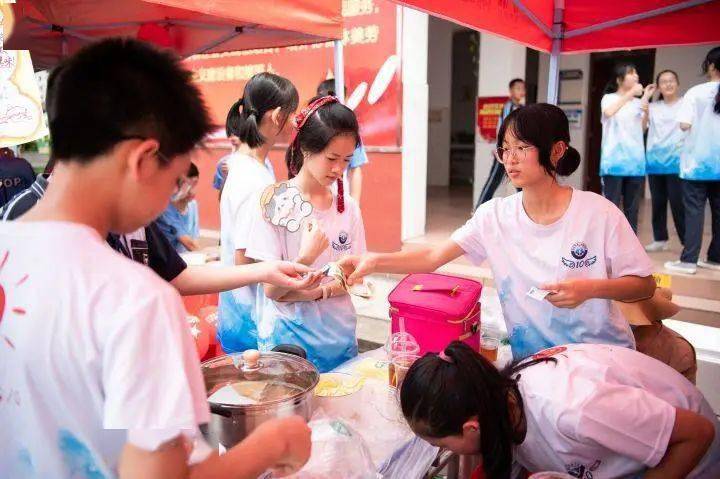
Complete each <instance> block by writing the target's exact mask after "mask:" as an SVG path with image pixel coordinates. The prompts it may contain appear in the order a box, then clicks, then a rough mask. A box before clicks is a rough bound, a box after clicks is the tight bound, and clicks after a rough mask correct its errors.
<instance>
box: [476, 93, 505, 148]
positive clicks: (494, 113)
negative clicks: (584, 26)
mask: <svg viewBox="0 0 720 479" xmlns="http://www.w3.org/2000/svg"><path fill="white" fill-rule="evenodd" d="M507 101H508V97H506V96H481V97H478V99H477V126H478V131H479V132H480V136H482V137H483V139H485V140H486V141H490V142H492V141H495V140H496V139H497V128H498V123H499V122H500V115H502V109H503V105H505V102H507Z"/></svg>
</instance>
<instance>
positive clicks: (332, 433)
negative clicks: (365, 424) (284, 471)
mask: <svg viewBox="0 0 720 479" xmlns="http://www.w3.org/2000/svg"><path fill="white" fill-rule="evenodd" d="M308 425H309V426H310V428H311V429H312V454H311V456H310V460H309V461H308V463H307V464H305V466H304V467H303V468H302V470H300V471H299V472H297V473H295V474H293V475H291V476H288V477H289V478H292V479H381V478H382V476H381V475H379V474H378V473H377V472H376V471H375V465H374V464H373V461H372V459H371V458H370V452H369V451H368V448H367V445H366V444H365V441H363V439H362V437H360V435H359V434H358V433H357V432H355V430H353V429H352V428H351V427H350V426H348V425H347V423H345V422H344V421H342V420H339V419H317V420H314V421H310V423H309V424H308Z"/></svg>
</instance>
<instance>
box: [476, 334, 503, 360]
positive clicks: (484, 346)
mask: <svg viewBox="0 0 720 479" xmlns="http://www.w3.org/2000/svg"><path fill="white" fill-rule="evenodd" d="M499 347H500V340H499V339H498V338H496V337H493V336H483V337H482V338H480V354H482V355H483V356H485V359H487V360H488V361H490V362H491V363H494V362H495V361H497V358H498V348H499Z"/></svg>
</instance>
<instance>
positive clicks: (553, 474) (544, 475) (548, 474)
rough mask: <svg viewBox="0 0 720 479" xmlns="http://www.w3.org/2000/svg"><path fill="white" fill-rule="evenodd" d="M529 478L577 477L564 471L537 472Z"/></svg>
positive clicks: (555, 478) (572, 478)
mask: <svg viewBox="0 0 720 479" xmlns="http://www.w3.org/2000/svg"><path fill="white" fill-rule="evenodd" d="M528 479H575V478H574V476H571V475H570V474H565V473H564V472H536V473H535V474H533V475H532V476H530V477H529V478H528Z"/></svg>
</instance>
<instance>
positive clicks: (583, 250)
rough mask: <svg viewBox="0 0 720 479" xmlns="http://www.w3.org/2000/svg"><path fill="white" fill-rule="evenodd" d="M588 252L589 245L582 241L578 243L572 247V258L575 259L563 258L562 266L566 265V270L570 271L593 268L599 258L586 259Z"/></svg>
mask: <svg viewBox="0 0 720 479" xmlns="http://www.w3.org/2000/svg"><path fill="white" fill-rule="evenodd" d="M588 251H589V250H588V247H587V245H586V244H585V243H583V242H582V241H578V242H576V243H574V244H573V245H572V246H571V247H570V256H572V257H573V259H567V258H565V257H564V256H563V257H562V264H563V265H565V267H566V268H570V269H578V268H587V267H589V266H592V265H594V264H595V262H596V261H597V256H593V257H591V258H587V259H586V257H587V255H588Z"/></svg>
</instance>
